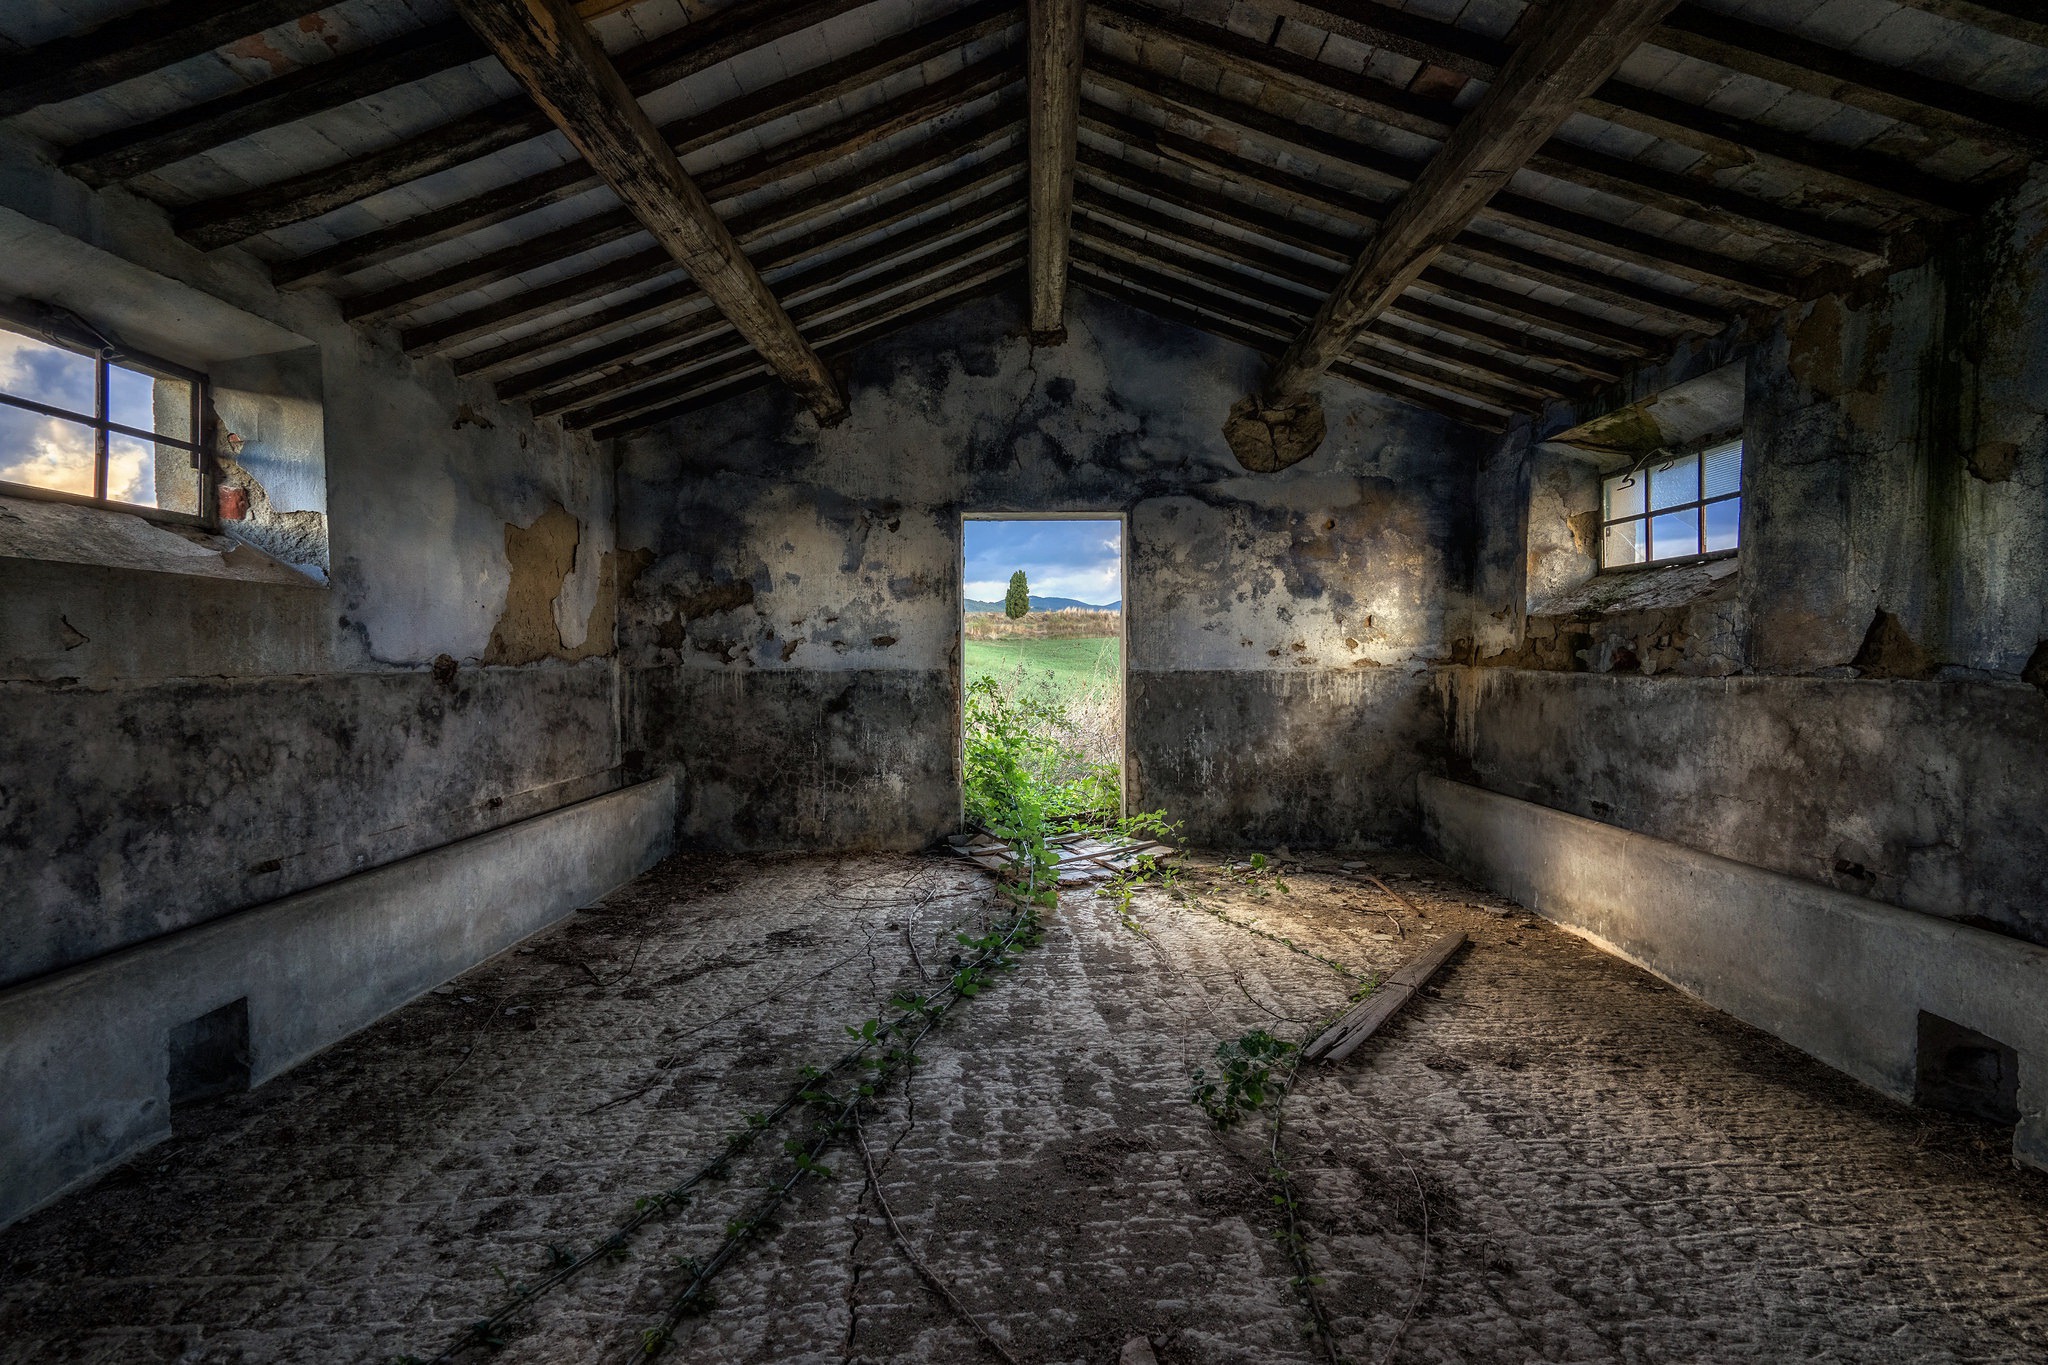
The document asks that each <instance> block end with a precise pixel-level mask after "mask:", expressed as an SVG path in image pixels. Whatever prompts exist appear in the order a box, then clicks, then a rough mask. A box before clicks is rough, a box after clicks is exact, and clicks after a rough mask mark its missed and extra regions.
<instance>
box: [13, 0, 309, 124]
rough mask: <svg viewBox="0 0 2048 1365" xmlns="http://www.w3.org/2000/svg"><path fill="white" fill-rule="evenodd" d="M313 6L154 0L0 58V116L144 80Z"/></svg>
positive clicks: (271, 0) (269, 0) (303, 2)
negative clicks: (64, 36) (69, 34)
mask: <svg viewBox="0 0 2048 1365" xmlns="http://www.w3.org/2000/svg"><path fill="white" fill-rule="evenodd" d="M319 7H320V6H319V0H156V3H154V4H149V5H145V6H143V7H142V8H141V9H138V10H134V11H132V12H131V13H128V14H123V15H121V16H120V17H118V18H115V19H109V20H108V21H107V22H105V23H103V24H101V25H99V26H98V27H97V28H93V29H88V30H87V31H86V32H84V33H78V34H74V35H72V36H71V37H68V38H58V39H56V40H55V41H53V42H47V43H42V44H40V45H38V46H36V47H32V48H29V49H27V50H26V51H23V52H13V53H9V54H8V55H7V56H6V57H4V58H0V118H12V117H13V116H14V115H16V114H20V113H25V112H27V111H28V110H30V109H34V108H37V107H39V106H41V105H45V104H56V103H58V102H60V101H63V100H69V99H76V98H78V97H79V96H80V95H89V94H91V93H93V92H94V91H95V90H104V89H106V88H107V87H108V86H110V85H118V84H120V83H121V82H122V81H126V80H133V79H134V78H135V77H137V76H146V75H148V74H149V73H150V72H152V71H159V70H162V69H163V68H164V67H167V66H170V65H171V64H172V63H174V62H182V61H184V60H185V59H186V58H188V57H197V56H198V55H199V54H200V53H202V52H210V51H212V50H213V49H214V48H217V47H219V46H221V45H222V44H223V43H232V42H234V41H235V40H236V39H237V38H246V37H248V36H249V35H250V34H252V33H261V32H262V31H263V30H265V29H267V28H275V27H276V26H277V25H279V24H284V23H289V22H291V21H292V20H293V19H297V18H299V17H300V16H302V15H305V14H310V13H311V12H312V11H314V10H316V9H318V8H319Z"/></svg>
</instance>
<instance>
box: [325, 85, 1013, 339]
mask: <svg viewBox="0 0 2048 1365" xmlns="http://www.w3.org/2000/svg"><path fill="white" fill-rule="evenodd" d="M1009 83H1013V74H1012V72H1011V71H1010V70H1009V68H1008V64H1007V63H1006V62H1004V61H1003V60H1002V59H1001V58H1000V57H991V58H988V59H986V60H984V61H982V62H978V63H976V64H975V65H973V66H970V67H967V68H965V69H963V70H961V71H959V72H956V73H955V74H954V75H952V76H949V77H947V78H946V79H945V80H943V81H939V82H936V83H935V84H932V85H927V86H924V87H923V88H921V89H918V90H914V91H911V92H910V93H909V94H907V95H903V96H900V97H899V98H897V99H894V100H886V101H883V102H882V103H880V104H876V105H873V106H871V107H869V108H868V109H865V110H863V111H862V112H861V113H859V114H857V115H855V116H854V117H852V118H849V119H846V120H844V121H842V122H840V123H836V124H828V125H826V126H825V127H823V128H818V129H815V130H813V131H811V132H808V133H799V134H798V135H797V136H795V137H793V138H791V139H789V140H788V141H786V142H781V143H777V144H776V145H775V146H772V147H768V148H765V149H763V150H762V151H760V152H757V153H755V154H754V155H753V156H749V157H744V158H742V159H741V160H738V161H734V162H730V163H728V164H726V165H724V166H718V167H714V168H713V169H711V170H708V171H706V172H705V173H704V174H703V175H702V176H700V177H698V179H697V183H698V186H699V188H700V189H702V190H703V191H704V193H705V194H706V195H707V196H709V197H711V198H712V199H713V200H714V201H724V200H729V199H734V198H737V197H738V196H740V195H743V194H748V193H751V192H752V191H755V190H759V189H764V188H766V187H768V186H771V185H774V184H775V183H777V182H778V181H783V180H789V179H792V178H794V177H796V176H800V175H802V174H804V173H806V172H809V171H817V170H822V169H826V168H830V167H834V166H838V165H840V164H842V163H844V162H845V161H846V160H847V159H848V158H851V157H855V156H858V155H859V154H860V153H862V152H864V151H866V150H867V149H869V148H871V147H873V146H875V145H876V144H877V143H880V142H884V141H886V140H888V139H889V138H892V137H894V136H896V135H897V134H899V133H903V132H907V131H909V130H910V129H913V128H920V127H923V126H925V125H927V124H929V123H931V122H933V121H934V120H935V119H938V118H940V117H942V116H944V115H946V114H950V113H952V112H954V111H955V110H957V109H959V108H961V107H962V106H963V105H965V104H968V103H971V102H973V101H974V100H977V99H980V98H982V97H983V96H985V95H990V94H993V93H995V92H997V91H999V90H1001V89H1002V88H1003V87H1004V85H1005V84H1009ZM640 227H641V223H640V220H639V219H638V218H637V217H636V216H635V214H634V213H633V212H632V211H631V210H630V209H627V208H618V209H608V210H604V211H601V212H598V213H594V214H591V215H590V216H588V217H586V218H580V219H577V220H576V221H574V222H572V223H568V224H566V225H564V226H562V227H560V228H557V229H555V230H554V231H552V232H548V233H544V234H542V235H540V236H537V237H532V238H529V239H527V240H526V241H523V242H518V243H515V244H513V245H511V246H508V247H504V248H501V249H500V250H498V251H495V252H487V253H485V254H484V255H482V256H477V257H473V258H471V259H470V260H467V261H462V262H458V263H456V264H454V265H451V266H447V267H445V268H444V269H441V270H438V271H435V272H433V273H432V274H430V275H427V276H424V277H422V278H420V279H415V280H404V281H400V282H399V283H396V284H393V285H390V286H388V287H386V288H384V289H380V290H375V291H372V292H368V293H364V294H359V295H355V296H352V297H350V298H349V299H348V300H346V301H345V302H344V303H343V305H342V313H343V315H344V316H346V317H348V318H350V319H351V320H373V321H374V320H381V319H383V318H386V317H393V316H398V315H401V314H404V313H409V312H413V311H415V310H417V309H420V308H424V307H426V306H427V305H429V304H432V303H438V302H440V301H441V300H443V299H447V298H453V297H455V296H456V295H459V294H463V293H467V292H468V291H470V290H472V289H475V288H477V287H479V286H480V285H484V284H491V283H495V282H496V281H498V280H501V279H507V278H510V277H511V276H513V275H519V274H523V273H525V272H526V271H529V270H532V269H535V268H536V267H539V266H543V265H553V264H555V263H557V262H559V261H566V260H569V259H570V258H572V257H574V256H578V255H580V254H582V253H583V252H585V251H589V250H592V249H594V248H596V247H599V246H603V245H604V244H606V243H607V242H614V241H617V240H619V239H620V238H622V237H628V236H632V235H633V234H634V233H636V232H638V231H639V230H640Z"/></svg>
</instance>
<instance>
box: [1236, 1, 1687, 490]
mask: <svg viewBox="0 0 2048 1365" xmlns="http://www.w3.org/2000/svg"><path fill="white" fill-rule="evenodd" d="M1671 5H1672V0H1560V3H1558V4H1555V5H1552V6H1550V7H1549V8H1548V9H1547V10H1546V11H1545V12H1544V15H1543V22H1542V24H1541V25H1540V26H1538V28H1537V30H1536V32H1535V34H1534V35H1533V36H1532V37H1531V38H1530V39H1529V40H1528V41H1527V42H1526V43H1524V44H1523V46H1522V47H1521V48H1519V49H1517V51H1516V53H1515V55H1514V56H1513V57H1511V58H1510V59H1509V60H1508V63H1507V65H1506V66H1505V67H1503V68H1502V69H1501V73H1500V77H1499V79H1498V80H1497V81H1496V82H1495V83H1494V84H1493V85H1492V87H1491V88H1490V89H1489V90H1488V91H1487V94H1486V97H1485V98H1484V99H1482V100H1481V101H1480V102H1479V104H1478V105H1477V106H1476V107H1475V108H1474V109H1473V111H1472V112H1471V114H1469V115H1468V116H1466V117H1465V118H1464V119H1463V120H1462V121H1461V122H1460V123H1459V125H1458V127H1457V128H1456V129H1455V130H1454V131H1453V132H1452V133H1451V135H1450V137H1449V139H1448V140H1446V141H1445V143H1444V144H1443V146H1442V148H1441V149H1440V150H1439V151H1438V152H1437V154H1436V155H1435V156H1434V157H1432V158H1431V159H1430V161H1429V164H1428V165H1427V166H1425V167H1424V168H1423V171H1422V174H1421V175H1420V176H1418V177H1417V178H1416V179H1415V181H1414V183H1413V184H1411V185H1410V186H1409V188H1408V189H1407V191H1406V192H1405V193H1403V194H1402V195H1401V197H1400V199H1399V200H1398V202H1396V203H1395V205H1394V206H1393V208H1392V210H1391V211H1390V212H1389V213H1388V214H1387V216H1386V219H1385V220H1384V221H1383V222H1382V223H1381V224H1380V227H1379V231H1378V232H1376V233H1374V234H1373V237H1372V240H1371V241H1369V242H1368V243H1367V244H1366V248H1365V250H1364V251H1363V252H1361V253H1360V255H1359V257H1358V259H1357V260H1356V261H1354V262H1353V263H1352V266H1351V269H1350V270H1349V271H1347V272H1346V273H1345V277H1344V281H1343V283H1342V284H1340V285H1339V286H1338V287H1337V288H1336V290H1334V291H1333V292H1332V293H1331V294H1330V295H1329V297H1327V298H1326V299H1324V300H1323V303H1322V306H1321V307H1320V308H1318V309H1317V310H1316V314H1315V316H1314V317H1313V318H1312V319H1311V320H1310V321H1309V323H1308V325H1307V326H1306V327H1305V328H1303V329H1302V331H1301V333H1300V334H1299V335H1298V336H1296V337H1295V339H1294V340H1293V342H1292V343H1290V344H1289V345H1288V347H1287V350H1286V352H1285V353H1284V354H1282V356H1281V357H1280V359H1279V361H1277V362H1276V363H1275V364H1274V366H1273V368H1272V369H1271V371H1270V372H1268V374H1267V376H1266V380H1265V383H1264V386H1263V391H1262V392H1261V393H1259V394H1256V395H1253V396H1252V397H1251V398H1249V399H1247V400H1246V401H1245V402H1243V403H1241V404H1239V405H1238V406H1237V407H1235V408H1233V409H1232V410H1231V420H1230V422H1229V423H1227V424H1226V426H1225V433H1226V435H1227V436H1228V438H1229V439H1230V442H1231V448H1232V449H1233V450H1234V451H1236V452H1237V455H1238V459H1239V460H1240V461H1241V462H1242V463H1244V464H1245V465H1246V466H1247V467H1248V468H1253V469H1262V470H1271V469H1277V468H1282V467H1285V466H1286V465H1289V464H1293V463H1294V462H1296V461H1298V460H1301V459H1304V458H1306V457H1307V456H1308V455H1310V454H1312V453H1313V452H1314V451H1315V449H1316V447H1317V446H1318V445H1320V444H1321V442H1322V436H1323V423H1322V414H1321V411H1320V409H1319V408H1316V407H1315V406H1314V405H1313V402H1312V399H1311V397H1310V393H1311V386H1312V385H1313V383H1314V382H1315V379H1316V377H1317V376H1318V375H1320V374H1322V373H1323V372H1324V371H1326V370H1328V369H1329V368H1330V366H1331V365H1332V364H1333V363H1334V362H1335V361H1336V360H1338V359H1339V358H1340V357H1341V356H1343V355H1344V353H1345V352H1346V351H1347V350H1349V349H1350V348H1351V346H1352V344H1353V342H1354V341H1355V340H1356V339H1357V338H1358V337H1359V336H1361V335H1362V334H1363V333H1364V332H1365V331H1366V330H1367V328H1368V327H1370V326H1371V325H1372V324H1373V323H1374V322H1375V321H1376V320H1377V319H1378V318H1379V317H1380V315H1381V314H1382V313H1384V312H1385V311H1386V309H1387V307H1388V305H1389V304H1391V303H1392V302H1393V301H1394V300H1395V299H1396V298H1398V297H1399V296H1400V295H1401V293H1402V292H1403V291H1404V290H1406V289H1407V288H1408V287H1409V286H1410V285H1411V284H1413V283H1414V282H1415V281H1416V280H1417V279H1418V278H1420V276H1421V274H1422V272H1423V271H1424V270H1426V269H1427V268H1428V267H1429V265H1430V263H1431V262H1432V261H1434V260H1435V258H1436V256H1437V254H1438V253H1439V252H1440V251H1441V250H1442V249H1443V248H1444V247H1445V246H1446V245H1447V244H1449V243H1450V242H1452V241H1454V240H1455V239H1456V238H1457V237H1458V235H1459V234H1460V233H1462V232H1463V231H1465V229H1466V227H1467V226H1468V225H1469V224H1470V223H1471V221H1472V220H1473V219H1474V218H1475V217H1477V216H1478V214H1479V212H1480V210H1481V209H1483V208H1485V207H1486V206H1487V205H1488V203H1489V202H1491V201H1493V200H1495V199H1497V198H1498V197H1499V196H1500V194H1501V191H1502V189H1503V187H1504V186H1505V185H1506V184H1507V182H1508V180H1509V178H1510V177H1512V176H1513V175H1514V174H1515V172H1516V171H1518V170H1520V169H1521V168H1522V167H1523V165H1525V164H1526V163H1527V161H1528V159H1529V157H1530V156H1531V155H1533V154H1534V153H1535V152H1536V150H1537V149H1538V148H1539V147H1541V146H1542V145H1543V144H1544V143H1545V142H1546V141H1548V140H1549V139H1550V137H1551V135H1552V134H1553V133H1555V132H1556V131H1557V128H1558V126H1559V125H1560V124H1562V123H1563V122H1564V120H1565V119H1566V118H1568V117H1570V115H1571V113H1572V110H1573V109H1574V108H1575V107H1576V106H1577V105H1578V102H1579V101H1580V100H1581V99H1583V98H1584V97H1585V96H1586V95H1587V94H1588V93H1589V92H1590V91H1591V90H1593V89H1594V88H1595V87H1596V86H1598V85H1599V84H1600V83H1601V82H1602V81H1604V80H1606V79H1607V77H1608V76H1609V75H1610V74H1611V73H1612V72H1613V70H1614V68H1615V67H1616V66H1618V65H1620V63H1621V61H1622V59H1623V58H1624V57H1626V56H1627V55H1628V54H1629V53H1630V52H1633V51H1634V50H1635V48H1636V46H1637V45H1638V44H1639V43H1640V42H1641V41H1642V38H1643V35H1644V34H1646V33H1647V32H1649V31H1650V29H1651V28H1653V27H1654V26H1655V25H1656V23H1657V21H1658V20H1659V19H1660V18H1662V17H1663V15H1664V13H1665V12H1666V11H1667V10H1668V9H1670V8H1671ZM1560 212H1561V211H1560ZM1519 216H1520V217H1523V218H1527V217H1530V216H1531V214H1530V212H1529V210H1528V209H1526V208H1525V209H1523V210H1522V211H1521V213H1520V215H1519ZM1542 216H1543V215H1537V217H1538V220H1539V221H1540V220H1541V217H1542Z"/></svg>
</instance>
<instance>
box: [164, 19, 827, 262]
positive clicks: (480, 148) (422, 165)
mask: <svg viewBox="0 0 2048 1365" xmlns="http://www.w3.org/2000/svg"><path fill="white" fill-rule="evenodd" d="M865 3H867V0H796V3H790V2H789V0H739V3H737V4H734V5H732V6H730V7H728V8H726V9H723V10H720V11H719V12H718V13H717V14H714V15H712V16H711V17H710V18H708V19H704V20H701V21H699V22H697V23H693V24H686V25H684V26H683V27H682V28H680V29H678V30H676V31H675V32H674V33H670V34H665V35H663V36H662V37H660V38H657V39H655V40H654V41H653V42H651V43H645V44H642V45H641V46H639V47H637V48H633V49H631V50H629V51H627V52H623V53H620V54H619V58H618V61H617V63H616V64H615V69H617V70H618V71H619V72H620V74H621V76H622V79H623V80H624V82H625V87H626V89H627V90H628V91H629V92H630V93H631V94H633V95H634V96H635V97H636V98H637V97H638V96H640V95H644V94H647V93H648V92H650V91H653V90H658V89H660V88H662V87H663V86H666V85H673V84H674V83H675V82H677V81H679V80H682V79H683V78H684V77H686V76H690V75H693V74H695V73H696V72H699V71H703V70H707V69H709V68H710V67H713V66H716V65H718V64H719V63H720V62H724V61H727V60H730V59H731V58H733V57H735V56H738V55H739V54H740V53H742V52H746V51H748V50H750V49H752V48H756V47H759V46H761V45H762V44H764V43H768V42H772V41H774V40H775V39H777V38H780V37H783V36H785V35H787V34H791V33H796V32H799V31H801V30H803V29H806V28H810V27H812V26H813V25H816V24H821V23H823V22H825V21H826V20H827V19H830V18H832V17H834V16H836V15H838V14H842V13H845V12H846V11H848V10H851V9H856V8H858V7H859V6H860V5H862V4H865ZM550 127H551V125H550V124H549V122H548V120H547V118H546V117H545V116H544V115H543V114H541V113H540V112H539V111H538V110H536V109H535V108H534V107H533V106H532V103H531V101H529V100H527V99H524V98H520V97H514V98H512V99H509V100H501V101H499V102H498V103H496V104H493V105H489V106H487V107H485V108H483V109H479V110H477V111H475V112H474V113H471V114H466V115H464V116H462V117H461V118H457V119H453V120H451V121H450V122H447V123H444V124H441V125H439V126H438V127H435V128H430V129H428V130H427V131H426V132H423V133H419V134H417V135H415V136H412V137H409V138H406V139H404V140H403V141H400V142H398V143H396V144H394V145H392V146H390V147H385V148H382V149H380V150H378V151H375V152H369V153H365V154H364V155H362V156H357V157H351V158H349V159H348V160H346V161H343V162H341V163H339V164H337V165H333V166H325V167H322V168H320V169H319V170H315V171H307V172H305V173H303V174H300V175H293V176H287V177H286V178H285V179H283V180H278V181H273V182H272V183H270V184H268V185H263V186H259V187H256V188H253V189H247V190H238V191H236V192H235V193H234V194H229V195H222V196H220V197H219V198H215V199H205V200H201V201H199V202H197V203H194V204H188V205H186V206H185V207H183V208H181V209H178V210H177V211H176V212H174V213H173V214H172V216H171V221H172V225H173V226H174V227H175V228H176V229H177V231H178V233H179V234H180V235H181V236H183V237H184V238H185V239H186V240H187V241H189V242H191V243H192V244H193V245H194V246H197V247H200V248H201V249H203V250H211V249H214V248H216V247H223V246H227V245H230V244H231V243H234V242H239V241H241V240H242V239H243V238H245V237H253V236H255V235H257V234H258V233H263V232H268V231H270V230H272V229H273V228H279V227H284V226H286V225H288V224H291V223H300V222H304V221H306V220H307V219H309V218H318V217H320V216H321V215H323V214H327V213H331V212H333V211H334V210H335V209H338V208H341V207H343V206H344V205H347V204H353V203H355V202H356V201H358V200H361V199H367V198H369V197H370V196H371V195H373V194H381V193H382V192H384V191H385V190H388V189H392V188H394V187H395V186H398V185H402V184H404V183H405V182H406V181H408V180H417V179H419V178H421V177H422V176H428V175H432V174H434V173H435V172H437V171H445V170H448V169H450V168H452V167H455V166H459V165H461V164H463V163H464V162H466V161H474V160H476V159H477V158H479V157H484V156H488V155H490V154H491V153H492V152H496V151H502V150H503V149H504V148H506V147H511V146H516V145H517V144H519V143H521V142H526V141H528V140H530V139H532V138H536V137H540V136H542V135H544V134H545V133H547V132H548V131H549V130H550Z"/></svg>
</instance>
